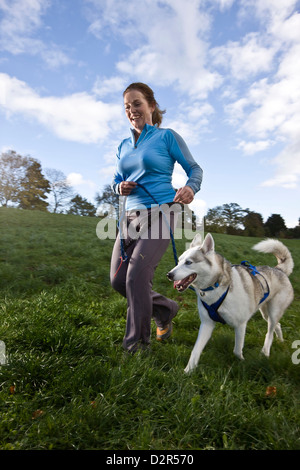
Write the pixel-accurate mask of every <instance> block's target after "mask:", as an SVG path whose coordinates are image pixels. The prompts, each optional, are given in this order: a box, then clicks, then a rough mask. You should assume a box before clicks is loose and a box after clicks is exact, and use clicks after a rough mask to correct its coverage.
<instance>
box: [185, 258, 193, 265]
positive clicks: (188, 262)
mask: <svg viewBox="0 0 300 470" xmlns="http://www.w3.org/2000/svg"><path fill="white" fill-rule="evenodd" d="M192 263H193V261H190V260H189V259H188V260H187V261H186V262H185V264H186V265H187V266H189V265H190V264H192Z"/></svg>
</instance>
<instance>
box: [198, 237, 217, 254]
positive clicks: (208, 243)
mask: <svg viewBox="0 0 300 470" xmlns="http://www.w3.org/2000/svg"><path fill="white" fill-rule="evenodd" d="M201 249H202V251H203V252H204V253H205V254H206V253H208V252H209V251H215V242H214V239H213V237H212V236H211V234H210V233H208V234H207V235H206V237H205V239H204V242H203V245H202V247H201Z"/></svg>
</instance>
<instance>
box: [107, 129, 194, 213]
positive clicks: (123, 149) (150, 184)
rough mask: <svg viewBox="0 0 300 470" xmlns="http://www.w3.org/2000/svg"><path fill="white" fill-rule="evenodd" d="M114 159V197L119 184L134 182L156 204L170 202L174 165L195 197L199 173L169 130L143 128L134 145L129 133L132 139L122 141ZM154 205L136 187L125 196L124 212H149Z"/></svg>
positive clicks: (133, 139) (177, 137) (172, 195)
mask: <svg viewBox="0 0 300 470" xmlns="http://www.w3.org/2000/svg"><path fill="white" fill-rule="evenodd" d="M117 159H118V160H117V168H116V172H115V175H114V179H113V183H112V189H113V191H114V192H115V193H116V194H119V191H118V186H119V183H121V181H135V182H136V183H140V184H142V185H143V186H145V188H147V190H148V191H149V193H150V194H151V195H152V196H153V197H154V198H155V200H156V201H157V202H158V203H159V204H165V203H169V202H172V201H173V199H174V197H175V194H176V192H175V190H174V188H173V187H172V174H173V170H174V164H175V162H178V163H179V164H180V165H181V166H182V168H183V169H184V171H185V172H186V174H187V176H188V181H187V182H186V185H187V186H190V187H191V188H192V190H193V191H194V193H197V192H198V191H199V189H200V186H201V182H202V174H203V172H202V169H201V168H200V166H199V165H198V163H196V162H195V160H194V158H193V157H192V155H191V153H190V151H189V149H188V147H187V145H186V143H185V142H184V140H183V139H182V137H180V135H178V134H177V133H176V132H174V131H173V130H172V129H162V128H158V127H156V126H150V125H149V124H145V127H144V129H143V131H142V133H141V135H140V137H139V139H138V141H137V143H135V136H134V131H133V130H132V129H131V138H127V139H124V140H123V141H122V142H121V144H120V145H119V148H118V152H117ZM153 204H155V203H154V201H153V199H152V198H151V196H149V194H147V193H146V192H145V191H144V190H143V189H142V188H141V187H139V186H137V187H136V188H134V189H133V190H132V192H131V193H130V195H129V196H127V201H126V210H133V209H141V208H145V207H146V208H150V207H151V205H153Z"/></svg>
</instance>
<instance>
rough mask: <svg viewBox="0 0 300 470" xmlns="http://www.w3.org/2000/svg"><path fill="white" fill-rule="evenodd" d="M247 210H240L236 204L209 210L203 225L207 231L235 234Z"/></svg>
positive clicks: (232, 203)
mask: <svg viewBox="0 0 300 470" xmlns="http://www.w3.org/2000/svg"><path fill="white" fill-rule="evenodd" d="M248 212H249V209H242V208H241V207H240V206H239V205H238V204H237V203H235V202H231V203H230V204H223V206H217V207H214V208H213V209H209V210H208V212H207V215H206V217H205V223H206V226H207V228H208V229H209V230H211V231H214V232H221V233H231V234H234V233H237V232H238V231H239V230H240V228H241V225H242V224H243V223H244V218H245V214H247V213H248Z"/></svg>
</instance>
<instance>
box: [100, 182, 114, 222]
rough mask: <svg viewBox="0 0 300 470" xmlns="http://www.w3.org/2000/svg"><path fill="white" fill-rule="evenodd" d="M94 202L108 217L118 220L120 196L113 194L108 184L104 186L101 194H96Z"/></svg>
mask: <svg viewBox="0 0 300 470" xmlns="http://www.w3.org/2000/svg"><path fill="white" fill-rule="evenodd" d="M95 201H96V203H97V204H99V205H100V206H102V207H103V211H104V212H105V213H107V215H108V216H109V215H113V217H114V218H116V219H118V218H119V208H120V196H119V195H118V194H116V193H114V192H113V190H112V189H111V187H110V185H109V184H107V185H105V186H104V189H103V193H102V194H99V193H97V194H96V197H95ZM107 206H109V207H107ZM111 208H114V214H112V212H113V211H111Z"/></svg>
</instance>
